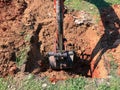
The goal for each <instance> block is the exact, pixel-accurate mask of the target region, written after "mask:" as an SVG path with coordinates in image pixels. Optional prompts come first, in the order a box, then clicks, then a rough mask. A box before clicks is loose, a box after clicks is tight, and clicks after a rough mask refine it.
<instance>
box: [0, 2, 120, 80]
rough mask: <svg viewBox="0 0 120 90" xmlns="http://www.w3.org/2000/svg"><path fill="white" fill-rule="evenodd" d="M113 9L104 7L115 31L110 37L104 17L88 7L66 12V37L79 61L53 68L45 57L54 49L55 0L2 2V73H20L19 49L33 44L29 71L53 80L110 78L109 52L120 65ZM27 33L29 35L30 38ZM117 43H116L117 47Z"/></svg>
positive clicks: (0, 38) (0, 10)
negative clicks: (69, 66)
mask: <svg viewBox="0 0 120 90" xmlns="http://www.w3.org/2000/svg"><path fill="white" fill-rule="evenodd" d="M113 9H114V10H115V12H116V14H117V15H118V16H120V12H119V10H120V6H119V5H114V6H113ZM110 11H111V8H107V11H106V10H105V9H104V10H103V12H102V15H101V16H103V18H104V20H105V21H106V22H107V25H108V26H110V27H109V30H110V31H109V33H113V34H111V36H110V40H109V39H108V37H107V36H106V33H105V32H104V29H105V26H104V24H103V21H102V20H101V21H100V22H99V23H98V25H97V24H95V22H94V20H95V19H94V18H93V17H92V16H91V15H89V13H87V12H84V11H79V12H77V11H74V12H68V13H67V14H65V16H64V38H65V39H66V40H67V42H66V46H67V49H68V50H75V52H76V57H75V62H74V66H73V69H72V70H67V71H63V70H61V71H53V70H51V69H49V66H48V62H47V60H46V58H45V55H46V53H47V52H49V51H54V41H55V35H56V33H55V31H56V19H55V12H54V10H53V1H51V0H41V1H40V0H25V1H24V0H21V1H20V2H18V1H13V0H11V2H8V3H2V2H0V33H1V34H0V53H1V54H0V75H1V76H6V75H8V74H14V73H16V72H17V71H18V69H19V68H18V69H17V67H18V66H17V65H16V64H15V61H16V58H17V53H19V52H20V50H21V49H23V48H24V47H29V46H30V50H29V52H28V53H27V54H26V55H28V57H27V58H26V61H25V65H26V67H25V71H27V72H31V73H34V74H38V75H40V76H48V77H50V80H51V81H54V80H61V79H67V78H68V77H78V76H79V75H83V76H90V77H94V78H106V77H107V76H108V74H109V70H110V66H109V62H110V59H109V58H108V57H107V54H109V53H112V54H113V56H114V58H115V60H116V61H117V62H118V65H119V63H120V61H119V60H120V56H119V54H118V53H119V50H120V46H119V32H120V30H119V29H118V28H119V23H116V24H115V25H116V26H114V25H112V24H113V23H114V21H118V22H119V20H117V18H118V17H115V16H116V15H114V13H111V14H110V13H109V12H110ZM107 15H110V17H109V18H108V17H107ZM83 16H84V17H83ZM110 18H111V19H110ZM113 18H115V20H113ZM116 28H117V33H116V32H115V33H114V31H113V30H114V29H116ZM26 36H29V37H28V38H27V40H26V38H25V37H26ZM115 36H117V37H115ZM29 39H30V40H29ZM116 43H117V44H116ZM115 44H116V45H115ZM107 46H110V47H109V48H108V47H107ZM113 46H116V47H115V48H114V49H113V48H111V47H113ZM119 66H120V65H119ZM20 69H21V68H20ZM118 73H119V72H118Z"/></svg>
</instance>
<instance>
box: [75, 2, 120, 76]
mask: <svg viewBox="0 0 120 90" xmlns="http://www.w3.org/2000/svg"><path fill="white" fill-rule="evenodd" d="M85 1H87V2H89V3H91V4H94V5H95V6H96V7H97V8H98V10H99V13H100V17H101V21H102V24H103V27H104V34H103V35H102V37H101V38H100V40H99V41H98V43H97V44H96V46H95V48H94V49H93V51H92V54H91V55H86V54H81V55H82V56H87V57H90V59H89V60H87V58H86V60H84V59H83V58H79V59H77V60H79V61H80V62H77V63H76V64H78V65H76V66H78V67H77V68H82V69H83V72H80V74H82V75H83V76H88V75H87V74H88V71H89V70H90V72H91V75H90V77H92V73H93V72H94V70H95V69H96V67H97V65H98V63H99V62H100V60H101V57H102V55H103V54H104V53H105V52H106V51H107V50H108V49H112V48H116V47H117V46H118V44H119V43H117V44H115V42H116V41H117V40H118V39H119V31H118V30H119V29H120V19H119V17H118V16H117V14H116V13H115V11H114V9H113V8H112V6H110V4H109V3H107V2H105V1H104V0H85ZM99 52H100V54H99V56H98V57H97V59H96V60H95V64H94V67H93V70H91V67H90V65H91V62H92V60H93V58H94V57H95V56H96V55H97V54H98V53H99ZM81 60H82V61H83V62H82V63H83V64H81ZM84 61H87V62H84ZM80 65H81V66H80ZM77 68H76V69H77ZM76 69H75V70H76ZM77 73H79V72H77Z"/></svg>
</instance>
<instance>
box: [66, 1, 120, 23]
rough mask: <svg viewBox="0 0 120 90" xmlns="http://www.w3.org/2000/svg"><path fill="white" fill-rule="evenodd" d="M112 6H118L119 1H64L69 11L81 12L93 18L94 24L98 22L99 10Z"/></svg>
mask: <svg viewBox="0 0 120 90" xmlns="http://www.w3.org/2000/svg"><path fill="white" fill-rule="evenodd" d="M114 4H120V0H66V1H65V5H66V6H67V7H68V8H69V10H70V11H71V10H72V9H74V10H83V11H85V12H88V13H90V14H91V16H93V18H95V20H96V22H98V21H99V20H100V12H99V11H100V9H101V8H105V7H110V6H111V5H114Z"/></svg>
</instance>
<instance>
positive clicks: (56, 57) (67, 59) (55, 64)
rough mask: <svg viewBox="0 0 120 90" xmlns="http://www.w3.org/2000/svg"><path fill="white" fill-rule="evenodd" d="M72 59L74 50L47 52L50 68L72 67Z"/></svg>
mask: <svg viewBox="0 0 120 90" xmlns="http://www.w3.org/2000/svg"><path fill="white" fill-rule="evenodd" d="M73 60H74V52H73V51H69V52H63V53H54V52H50V53H49V63H50V66H51V68H52V69H68V68H72V65H73Z"/></svg>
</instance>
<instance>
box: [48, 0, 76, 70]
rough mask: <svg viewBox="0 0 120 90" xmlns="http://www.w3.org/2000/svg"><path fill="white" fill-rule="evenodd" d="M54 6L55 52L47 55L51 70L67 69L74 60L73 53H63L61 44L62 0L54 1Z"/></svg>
mask: <svg viewBox="0 0 120 90" xmlns="http://www.w3.org/2000/svg"><path fill="white" fill-rule="evenodd" d="M54 4H55V5H54V6H55V7H56V8H55V9H56V10H55V11H56V19H57V29H58V30H57V32H56V33H57V37H56V38H57V39H56V45H55V46H56V47H55V48H56V51H55V52H49V53H48V59H49V63H50V66H51V68H52V69H68V68H72V64H73V60H74V52H73V51H65V50H64V44H63V11H64V10H63V9H64V5H63V0H54Z"/></svg>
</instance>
